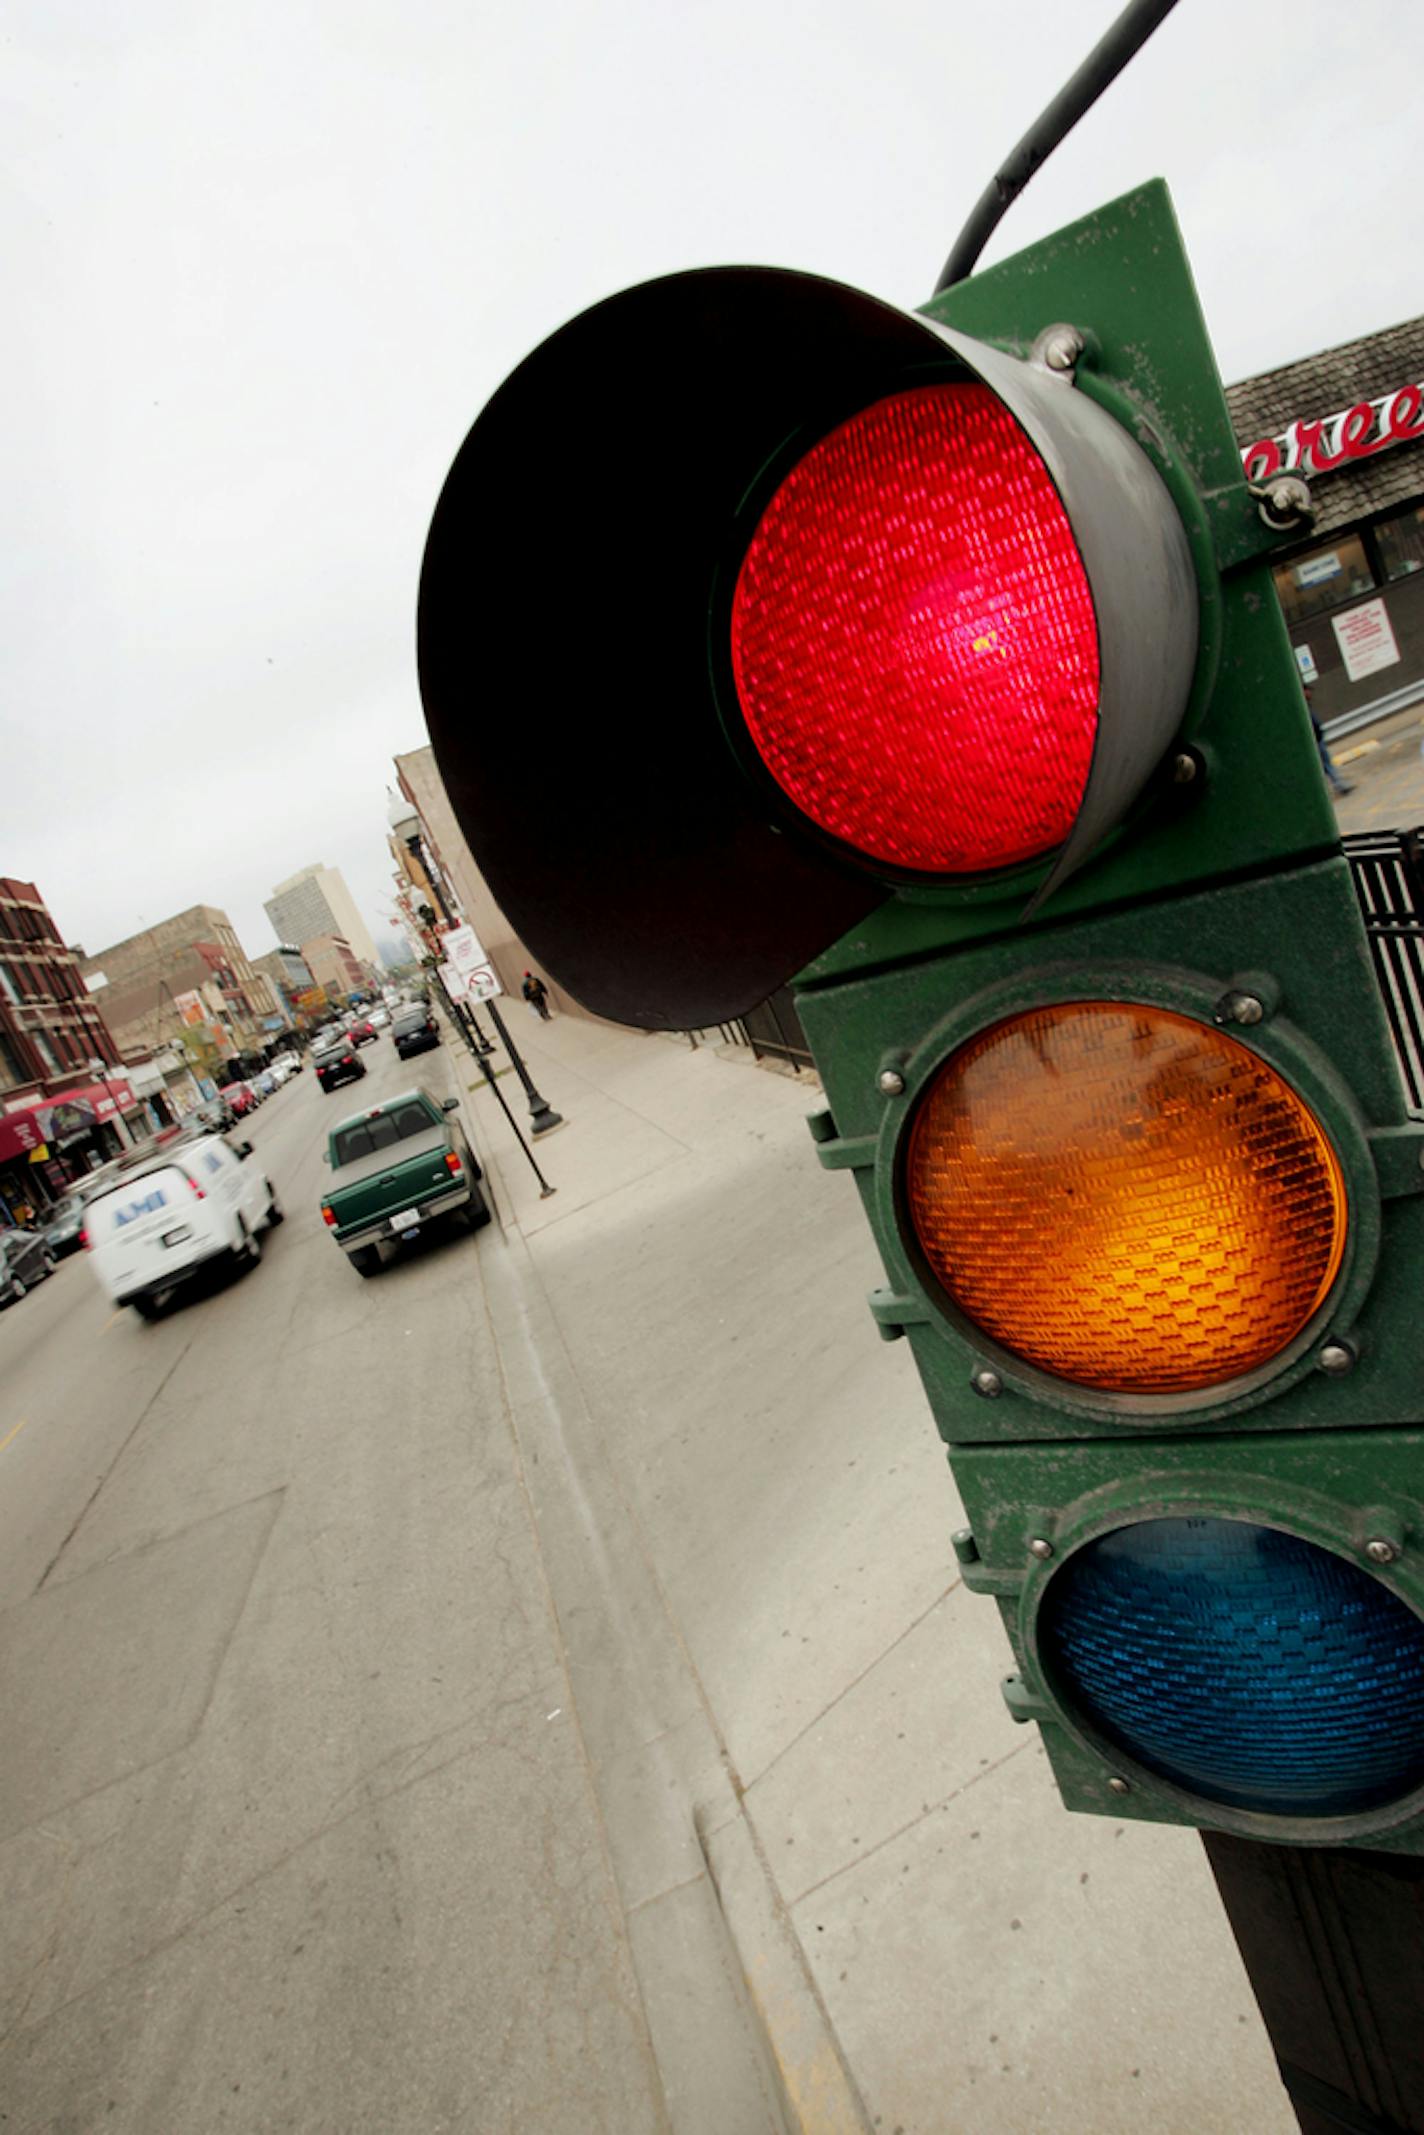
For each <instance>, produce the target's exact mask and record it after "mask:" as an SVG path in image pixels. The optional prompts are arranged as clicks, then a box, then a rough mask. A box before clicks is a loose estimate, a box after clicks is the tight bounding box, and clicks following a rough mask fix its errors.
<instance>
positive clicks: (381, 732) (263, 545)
mask: <svg viewBox="0 0 1424 2135" xmlns="http://www.w3.org/2000/svg"><path fill="white" fill-rule="evenodd" d="M1116 12H1117V9H1116V5H1115V4H1109V0H1085V4H1084V5H1082V6H1080V7H1078V8H1074V9H1068V8H1064V7H1063V6H1062V5H1061V0H1017V5H1013V6H1009V5H1006V4H1005V0H997V4H995V5H993V6H989V5H978V6H969V5H966V4H965V0H948V4H946V0H934V4H931V0H874V4H872V0H818V4H815V5H811V4H809V0H798V4H788V0H716V4H715V5H714V4H710V0H656V4H655V0H625V4H623V5H620V6H614V5H612V4H600V0H584V4H582V5H573V4H569V0H544V4H543V5H541V6H537V7H535V6H518V5H515V6H511V5H509V4H507V0H502V4H500V5H497V6H496V5H491V4H488V0H485V4H480V0H474V4H470V0H461V4H454V0H402V4H401V5H400V6H399V7H397V6H395V5H390V4H381V0H307V4H300V0H298V4H295V5H294V4H293V0H280V4H272V0H236V4H234V5H232V6H229V7H226V8H216V7H211V6H194V5H193V4H192V0H181V4H178V0H173V4H170V0H120V4H113V0H10V5H9V7H8V8H7V10H6V11H5V17H4V22H5V27H4V29H3V32H0V139H3V144H4V146H3V149H0V156H3V160H4V166H5V172H6V184H5V187H4V191H3V195H2V196H0V242H3V287H4V290H5V313H6V324H5V329H4V332H3V334H0V389H3V407H4V419H3V428H4V439H5V447H6V450H5V460H6V479H5V484H4V491H5V496H6V525H5V539H4V550H3V572H2V573H0V676H3V706H4V713H3V717H4V735H3V742H4V747H3V756H0V874H9V875H18V876H21V877H23V878H28V879H32V880H34V881H36V882H38V884H39V886H40V890H41V892H42V894H43V895H44V896H45V897H46V898H47V900H48V902H49V904H50V907H51V909H52V910H53V912H54V914H55V916H56V918H57V920H58V922H59V925H60V927H61V929H62V930H63V931H64V932H65V933H66V934H67V935H68V937H69V939H71V940H77V941H81V942H83V944H84V945H85V946H86V947H87V948H89V949H90V950H96V949H99V948H101V947H103V946H104V945H105V944H106V943H108V942H110V941H112V940H114V939H116V938H118V937H120V936H122V935H124V934H128V933H130V932H132V931H133V930H134V929H135V928H137V927H138V926H140V925H142V924H144V923H145V922H152V921H155V920H158V919H161V918H163V917H165V916H166V915H168V914H170V913H172V912H175V911H178V910H180V909H181V908H182V907H184V906H185V905H189V904H194V903H199V902H206V903H211V904H217V905H221V906H223V907H225V908H226V910H227V911H228V913H229V915H230V916H231V918H232V919H233V921H234V923H235V924H236V926H237V929H238V932H239V934H240V936H241V938H242V941H243V943H244V946H245V947H246V948H247V949H248V950H249V952H250V953H254V954H255V953H260V952H261V951H262V950H264V949H266V948H269V947H270V946H271V943H272V935H271V930H270V928H269V927H268V924H267V921H266V917H265V915H264V913H263V911H262V900H263V898H264V897H265V896H268V895H270V893H271V889H272V886H273V884H274V883H275V882H277V881H278V880H279V879H280V878H281V877H283V876H285V875H288V874H291V873H293V872H294V871H295V870H296V869H297V868H299V867H301V866H303V865H305V864H307V863H308V862H314V861H326V862H328V863H329V864H331V865H333V866H337V867H340V868H341V869H342V871H343V872H344V874H345V876H346V879H347V881H348V883H349V884H350V886H351V889H352V891H353V893H354V895H355V897H356V900H357V902H358V904H359V905H360V906H361V908H362V910H363V911H364V912H365V914H366V917H367V920H368V922H369V924H370V925H371V927H372V930H373V932H374V933H376V934H377V935H378V936H379V935H381V934H383V933H386V932H389V931H390V929H389V927H388V925H387V923H386V920H385V917H384V915H385V913H386V912H387V911H388V910H389V904H390V895H389V872H390V862H389V858H388V856H387V854H386V851H385V846H384V843H383V834H384V820H385V806H386V788H387V785H388V784H389V782H390V780H391V778H392V775H393V774H392V770H391V756H392V753H393V752H394V751H396V750H405V749H410V748H414V747H417V746H419V745H420V744H421V743H422V742H423V741H424V740H425V729H424V722H423V719H422V715H421V709H420V699H419V694H418V691H417V687H416V676H415V662H414V650H413V644H414V609H415V594H416V584H417V578H418V574H419V567H420V557H421V551H422V548H423V545H424V540H425V534H426V530H427V527H428V523H429V518H430V513H431V510H432V508H433V506H434V502H435V498H436V496H437V494H438V492H439V488H440V485H441V482H442V480H443V478H444V475H445V472H446V469H447V467H448V465H449V462H450V460H451V459H452V458H453V456H454V453H455V451H456V449H457V447H458V446H459V443H460V441H461V439H462V437H463V436H464V433H465V431H466V430H467V429H468V427H469V425H470V423H471V421H472V420H473V419H474V417H475V415H476V414H477V413H478V411H479V409H480V407H481V406H482V404H483V402H484V401H485V400H486V399H487V398H488V396H489V394H490V393H491V392H492V391H493V389H494V388H495V386H496V385H497V384H498V383H499V381H500V379H501V378H502V377H503V376H504V374H505V373H506V372H507V371H508V370H509V369H510V368H511V367H512V365H513V364H514V363H516V362H517V361H518V360H519V358H520V357H521V356H523V355H524V354H525V353H527V351H528V350H529V349H530V348H531V347H532V346H533V345H534V344H535V343H536V342H537V341H539V340H541V339H542V338H543V337H544V336H545V335H546V334H547V333H549V332H550V331H552V330H553V328H555V327H556V326H558V325H559V324H561V323H562V321H563V320H564V319H566V318H567V317H569V316H570V315H572V314H573V313H574V312H575V311H578V310H581V309H583V308H584V307H585V306H586V305H588V304H589V303H591V302H593V301H595V300H596V299H597V298H599V297H601V296H604V295H606V294H608V293H609V292H610V291H612V290H614V289H617V288H619V287H621V286H623V285H625V284H627V283H630V282H634V281H640V280H643V279H645V278H646V277H648V276H649V275H653V274H659V273H664V272H669V271H671V270H673V269H676V268H679V267H685V266H696V265H706V264H711V263H718V262H724V261H769V262H776V263H780V264H783V265H789V266H798V267H805V268H808V269H812V270H814V271H817V272H820V273H824V274H828V275H833V276H836V277H838V278H840V279H842V280H845V281H849V282H853V283H857V284H859V285H860V286H862V287H864V288H867V289H870V290H873V291H874V292H876V293H877V294H878V295H881V296H884V297H887V298H890V299H892V300H893V301H896V302H899V303H904V304H907V305H913V304H915V303H917V302H922V301H923V300H924V299H925V297H927V296H928V294H929V292H930V290H931V289H932V288H933V286H934V281H935V278H936V275H937V273H938V270H939V267H940V264H941V261H942V259H943V256H944V254H945V252H946V251H947V249H948V246H949V243H950V240H951V239H952V237H953V236H954V234H955V232H956V231H957V229H958V227H959V224H960V222H961V221H962V220H963V218H964V216H965V215H966V214H967V212H968V210H969V208H970V206H971V205H972V204H973V201H974V200H975V198H976V197H977V195H978V194H979V192H980V191H981V189H982V188H983V186H984V185H985V183H986V182H987V180H988V178H989V177H990V175H991V174H992V171H993V169H994V167H995V165H996V163H997V162H998V161H999V160H1001V158H1002V157H1003V156H1004V154H1005V153H1006V152H1007V151H1008V149H1009V148H1010V147H1011V146H1012V145H1013V143H1014V141H1015V140H1016V139H1017V138H1018V136H1019V134H1020V133H1021V132H1023V130H1024V129H1025V127H1026V126H1027V125H1028V123H1029V122H1030V121H1031V120H1032V119H1033V117H1034V116H1035V115H1036V114H1037V112H1038V111H1039V110H1040V109H1041V108H1042V106H1043V105H1044V104H1045V103H1046V102H1047V101H1048V99H1049V97H1050V96H1051V95H1052V94H1053V93H1054V91H1055V90H1056V89H1057V88H1058V87H1059V86H1060V84H1061V82H1062V81H1063V80H1064V79H1065V78H1066V76H1067V75H1068V74H1069V73H1070V72H1071V71H1072V69H1073V68H1074V66H1076V64H1077V63H1078V61H1079V60H1080V59H1081V58H1082V57H1083V56H1084V53H1085V52H1086V50H1087V48H1088V47H1089V45H1090V44H1091V43H1092V42H1093V40H1094V39H1095V38H1096V37H1097V36H1098V35H1100V34H1101V31H1102V30H1103V29H1104V28H1105V27H1106V25H1107V24H1108V22H1109V21H1110V20H1111V19H1112V17H1113V15H1114V14H1115V13H1116ZM1421 62H1424V9H1421V8H1420V7H1419V6H1418V5H1417V0H1389V4H1385V0H1351V4H1349V5H1339V4H1323V0H1293V4H1292V5H1290V6H1284V5H1279V4H1273V0H1180V4H1179V6H1178V7H1177V9H1176V12H1175V13H1174V14H1173V15H1172V16H1171V17H1170V18H1169V19H1168V21H1167V22H1166V24H1165V25H1164V26H1163V28H1162V29H1160V30H1159V31H1158V32H1157V34H1156V36H1155V37H1154V38H1153V39H1152V41H1151V42H1150V43H1149V44H1148V46H1147V47H1146V49H1145V51H1144V52H1143V53H1142V54H1141V55H1140V56H1139V57H1138V59H1137V60H1135V61H1134V62H1133V64H1132V66H1131V67H1130V68H1129V69H1128V71H1127V72H1126V73H1125V74H1124V75H1123V76H1122V77H1121V79H1120V80H1119V81H1118V82H1117V84H1116V85H1115V86H1114V87H1113V88H1112V89H1111V90H1110V91H1109V92H1108V94H1107V96H1106V97H1105V98H1104V99H1103V100H1102V102H1101V103H1100V104H1099V105H1098V106H1097V108H1096V110H1095V111H1093V112H1092V113H1091V114H1090V115H1089V117H1088V118H1087V119H1086V120H1085V121H1083V123H1082V124H1081V125H1080V126H1079V128H1078V130H1077V131H1076V133H1075V134H1074V135H1072V136H1071V137H1070V139H1069V141H1068V142H1067V143H1066V144H1065V145H1064V147H1063V148H1061V149H1060V150H1059V151H1058V152H1057V154H1056V155H1055V156H1054V157H1053V158H1052V160H1051V161H1050V162H1049V164H1048V165H1047V166H1046V168H1045V169H1044V171H1043V172H1042V173H1041V174H1040V176H1039V177H1038V178H1036V179H1035V181H1034V183H1033V184H1032V185H1031V186H1030V188H1029V190H1028V192H1027V193H1026V194H1025V196H1024V197H1023V199H1022V200H1021V201H1020V202H1019V203H1018V204H1017V205H1016V206H1015V207H1014V208H1013V209H1012V210H1011V211H1010V213H1009V215H1008V216H1007V218H1006V219H1005V221H1004V223H1003V224H1002V225H1001V227H1000V230H999V232H998V235H997V237H996V239H995V241H994V243H993V245H992V246H991V248H990V250H989V252H988V253H987V254H986V262H987V261H991V260H993V259H995V258H1001V257H1003V256H1005V255H1006V254H1007V253H1010V252H1013V251H1016V250H1018V249H1019V248H1020V247H1021V246H1022V245H1025V244H1028V243H1030V242H1032V241H1033V240H1034V239H1035V238H1036V237H1039V236H1041V235H1043V234H1044V233H1045V232H1047V231H1050V230H1052V229H1054V228H1056V227H1057V226H1059V225H1060V224H1062V223H1064V222H1068V221H1070V220H1072V219H1073V218H1074V217H1075V216H1077V215H1080V214H1084V213H1086V212H1088V211H1089V210H1090V209H1092V208H1094V207H1096V206H1098V205H1099V204H1101V203H1102V202H1103V201H1105V200H1107V199H1109V198H1111V197H1112V196H1113V195H1115V194H1117V193H1120V192H1124V191H1126V190H1128V189H1129V188H1130V187H1132V186H1134V185H1136V184H1138V183H1139V182H1141V181H1142V180H1143V179H1145V178H1149V177H1154V176H1159V175H1160V176H1164V177H1166V178H1167V180H1168V181H1169V183H1170V184H1171V186H1172V188H1173V191H1174V194H1175V199H1176V205H1177V211H1178V214H1179V216H1180V218H1181V221H1182V223H1183V226H1184V229H1185V234H1186V239H1187V243H1188V246H1189V248H1190V250H1191V252H1192V255H1193V261H1194V265H1195V269H1196V273H1197V277H1198V280H1199V284H1200V287H1201V292H1202V298H1203V302H1204V305H1205V309H1206V315H1207V320H1208V324H1209V326H1210V327H1211V330H1212V332H1213V334H1214V335H1215V338H1216V343H1217V350H1218V355H1219V357H1220V361H1221V365H1222V370H1223V373H1224V375H1225V377H1226V378H1227V379H1228V380H1230V379H1234V378H1240V377H1244V376H1247V375H1249V374H1250V373H1252V372H1255V371H1258V370H1262V369H1266V368H1269V367H1270V366H1272V365H1275V364H1278V363H1283V362H1288V361H1290V360H1291V359H1293V358H1294V357H1296V356H1300V355H1304V354H1307V353H1309V352H1311V351H1312V350H1315V349H1318V348H1321V347H1325V346H1328V345H1330V344H1331V343H1334V342H1338V341H1344V340H1349V339H1351V338H1353V337H1354V336H1355V335H1357V334H1362V333H1366V332H1369V331H1371V330H1373V329H1375V328H1378V327H1383V326H1387V325H1391V324H1393V323H1394V322H1396V321H1397V320H1399V319H1401V318H1407V317H1409V316H1411V315H1414V314H1416V313H1418V312H1420V311H1421V310H1424V290H1421V286H1420V281H1421V277H1420V266H1421V247H1420V243H1419V238H1418V201H1419V181H1420V149H1419V141H1420V136H1421V129H1420V124H1419V118H1418V93H1419V82H1420V77H1421V71H1422V70H1421ZM1303 412H1310V411H1303ZM1318 412H1322V413H1324V412H1327V411H1324V410H1322V411H1318ZM531 770H532V772H533V775H534V776H535V777H536V778H537V776H538V765H537V761H536V762H532V763H531Z"/></svg>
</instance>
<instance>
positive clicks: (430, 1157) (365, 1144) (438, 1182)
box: [321, 1090, 489, 1275]
mask: <svg viewBox="0 0 1424 2135" xmlns="http://www.w3.org/2000/svg"><path fill="white" fill-rule="evenodd" d="M456 1109H457V1100H456V1099H455V1098H453V1097H447V1098H446V1099H445V1101H444V1103H443V1104H441V1103H439V1102H438V1101H437V1100H436V1099H435V1098H433V1097H432V1096H431V1094H430V1092H429V1091H428V1090H402V1092H401V1093H400V1095H399V1096H398V1097H388V1098H387V1099H386V1101H385V1103H384V1104H379V1105H371V1106H370V1107H369V1108H368V1109H367V1110H366V1111H364V1112H355V1113H353V1114H352V1115H351V1117H350V1118H349V1119H343V1120H342V1121H341V1122H340V1123H339V1124H338V1125H337V1126H335V1127H333V1128H332V1130H331V1138H330V1140H329V1142H328V1143H327V1149H326V1161H327V1163H328V1164H329V1165H330V1166H331V1174H332V1177H331V1184H330V1186H329V1187H328V1188H327V1191H326V1192H325V1194H324V1195H323V1196H322V1203H321V1214H322V1221H323V1222H324V1223H325V1224H327V1226H328V1227H329V1228H330V1230H331V1231H332V1233H333V1234H334V1236H335V1239H336V1242H337V1244H338V1245H339V1246H340V1247H341V1250H342V1252H343V1253H345V1255H346V1257H347V1259H348V1260H349V1261H350V1262H351V1265H352V1267H353V1268H354V1269H355V1270H356V1272H357V1274H358V1275H375V1274H376V1273H378V1271H379V1269H380V1266H381V1245H382V1242H383V1241H390V1242H394V1241H396V1240H398V1239H402V1238H415V1237H418V1236H419V1234H420V1232H421V1231H422V1230H424V1228H425V1226H426V1225H427V1224H428V1223H433V1222H434V1221H435V1219H436V1218H437V1217H441V1216H448V1217H449V1218H450V1219H451V1220H452V1221H454V1222H459V1223H462V1224H463V1225H464V1227H465V1228H466V1230H471V1231H474V1230H478V1229H479V1227H480V1225H481V1224H482V1223H488V1222H489V1208H488V1205H487V1204H486V1201H485V1197H484V1195H483V1194H482V1193H481V1192H480V1185H479V1181H480V1167H479V1165H478V1164H477V1163H476V1162H475V1160H474V1158H473V1156H472V1155H471V1154H470V1145H469V1143H468V1142H467V1141H466V1140H465V1137H464V1135H463V1134H462V1133H461V1132H460V1130H459V1128H458V1127H457V1126H456V1125H455V1123H454V1121H453V1120H452V1119H451V1118H450V1117H449V1116H448V1115H449V1114H450V1113H452V1112H454V1111H455V1110H456Z"/></svg>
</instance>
